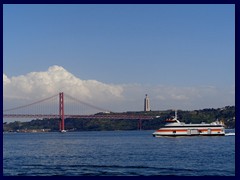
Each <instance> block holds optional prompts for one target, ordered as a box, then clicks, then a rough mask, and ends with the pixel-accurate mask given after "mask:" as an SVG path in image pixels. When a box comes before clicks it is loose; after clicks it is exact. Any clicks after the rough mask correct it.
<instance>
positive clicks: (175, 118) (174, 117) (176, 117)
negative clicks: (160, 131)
mask: <svg viewBox="0 0 240 180" xmlns="http://www.w3.org/2000/svg"><path fill="white" fill-rule="evenodd" d="M174 119H176V120H177V110H175V117H174Z"/></svg>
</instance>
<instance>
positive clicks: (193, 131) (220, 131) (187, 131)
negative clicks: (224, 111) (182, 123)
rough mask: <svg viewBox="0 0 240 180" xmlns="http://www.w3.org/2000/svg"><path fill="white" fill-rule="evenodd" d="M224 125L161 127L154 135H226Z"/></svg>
mask: <svg viewBox="0 0 240 180" xmlns="http://www.w3.org/2000/svg"><path fill="white" fill-rule="evenodd" d="M224 135H225V129H224V127H208V128H203V127H199V128H160V129H159V130H157V131H156V132H154V133H153V136H154V137H160V136H173V137H176V136H224Z"/></svg>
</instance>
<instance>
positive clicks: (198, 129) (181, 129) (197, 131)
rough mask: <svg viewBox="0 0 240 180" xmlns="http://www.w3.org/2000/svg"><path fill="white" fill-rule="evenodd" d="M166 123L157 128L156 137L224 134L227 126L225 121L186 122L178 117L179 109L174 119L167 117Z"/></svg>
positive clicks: (154, 134)
mask: <svg viewBox="0 0 240 180" xmlns="http://www.w3.org/2000/svg"><path fill="white" fill-rule="evenodd" d="M166 122H167V123H166V124H165V125H164V126H163V127H161V128H160V129H158V130H156V131H155V132H154V133H153V134H152V135H153V136H154V137H162V136H224V135H225V128H224V124H223V122H220V121H215V122H212V123H210V124H207V123H201V124H185V123H184V122H180V121H179V120H178V119H177V111H175V117H174V118H173V119H167V120H166Z"/></svg>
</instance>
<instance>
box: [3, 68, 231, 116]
mask: <svg viewBox="0 0 240 180" xmlns="http://www.w3.org/2000/svg"><path fill="white" fill-rule="evenodd" d="M59 92H64V93H65V94H68V95H70V96H72V97H75V98H77V99H79V100H82V101H85V102H89V103H90V104H94V105H95V106H98V107H102V108H103V109H109V110H111V111H115V112H122V111H141V110H143V99H144V97H145V94H148V95H149V97H150V106H151V109H152V110H164V109H183V110H184V109H185V110H193V109H202V108H217V107H224V106H227V105H234V104H235V88H234V86H233V87H225V88H217V87H215V86H198V87H177V86H170V85H151V86H150V85H142V84H122V85H114V84H106V83H103V82H99V81H97V80H82V79H80V78H78V77H76V76H74V75H73V74H71V73H70V72H68V71H67V70H65V69H64V68H63V67H61V66H51V67H49V69H48V70H47V71H44V72H31V73H29V74H26V75H21V76H16V77H7V75H5V74H3V97H4V107H5V108H4V109H6V108H9V107H8V105H9V104H10V102H11V103H12V102H13V100H14V103H15V104H14V105H16V104H17V102H18V101H19V100H21V103H23V101H24V100H28V102H32V101H33V100H36V99H42V98H46V97H50V96H52V95H54V94H57V93H59ZM19 104H20V103H19ZM25 104H26V103H25ZM10 107H13V105H12V104H11V106H10Z"/></svg>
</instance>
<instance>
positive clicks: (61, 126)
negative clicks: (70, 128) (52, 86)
mask: <svg viewBox="0 0 240 180" xmlns="http://www.w3.org/2000/svg"><path fill="white" fill-rule="evenodd" d="M59 117H60V121H59V131H60V132H64V131H65V130H64V95H63V92H60V93H59Z"/></svg>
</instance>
